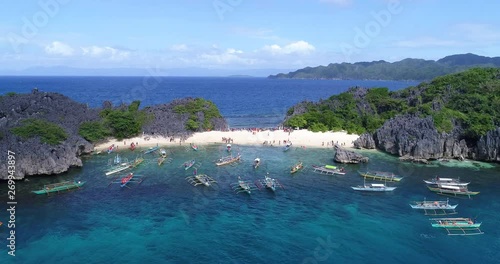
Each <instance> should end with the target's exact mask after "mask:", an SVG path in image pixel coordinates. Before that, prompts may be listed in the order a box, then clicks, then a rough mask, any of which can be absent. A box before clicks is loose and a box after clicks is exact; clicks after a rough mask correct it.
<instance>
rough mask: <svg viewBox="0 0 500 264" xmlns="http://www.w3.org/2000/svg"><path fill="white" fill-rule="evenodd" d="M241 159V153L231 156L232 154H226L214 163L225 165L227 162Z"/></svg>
mask: <svg viewBox="0 0 500 264" xmlns="http://www.w3.org/2000/svg"><path fill="white" fill-rule="evenodd" d="M240 159H241V155H240V154H238V156H236V157H233V156H232V155H231V156H226V157H222V158H220V159H219V160H218V161H217V162H216V163H215V165H217V166H223V165H227V164H231V163H233V162H237V161H239V160H240Z"/></svg>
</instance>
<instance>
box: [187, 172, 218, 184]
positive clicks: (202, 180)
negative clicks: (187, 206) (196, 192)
mask: <svg viewBox="0 0 500 264" xmlns="http://www.w3.org/2000/svg"><path fill="white" fill-rule="evenodd" d="M186 180H187V181H188V182H189V183H191V184H192V185H193V186H197V185H200V184H202V185H205V186H207V187H210V186H211V185H212V184H213V183H217V181H215V180H214V179H213V178H212V177H210V176H208V175H206V174H197V175H194V176H189V177H186Z"/></svg>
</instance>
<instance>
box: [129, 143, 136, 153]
mask: <svg viewBox="0 0 500 264" xmlns="http://www.w3.org/2000/svg"><path fill="white" fill-rule="evenodd" d="M130 150H132V151H134V150H135V143H134V142H132V143H130Z"/></svg>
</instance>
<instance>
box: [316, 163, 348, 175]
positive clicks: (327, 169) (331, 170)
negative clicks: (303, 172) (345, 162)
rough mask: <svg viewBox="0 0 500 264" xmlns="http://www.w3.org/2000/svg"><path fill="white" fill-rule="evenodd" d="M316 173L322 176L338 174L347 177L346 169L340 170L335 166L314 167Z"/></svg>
mask: <svg viewBox="0 0 500 264" xmlns="http://www.w3.org/2000/svg"><path fill="white" fill-rule="evenodd" d="M313 168H314V172H317V173H320V174H327V175H333V174H338V175H345V174H346V171H345V169H344V168H343V167H342V168H338V167H337V166H333V165H325V166H317V165H313Z"/></svg>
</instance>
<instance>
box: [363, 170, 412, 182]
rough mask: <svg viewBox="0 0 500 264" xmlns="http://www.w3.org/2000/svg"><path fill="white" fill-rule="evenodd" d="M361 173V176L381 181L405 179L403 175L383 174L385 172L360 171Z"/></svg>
mask: <svg viewBox="0 0 500 264" xmlns="http://www.w3.org/2000/svg"><path fill="white" fill-rule="evenodd" d="M359 174H361V176H363V177H364V178H369V179H373V180H379V181H389V182H399V181H401V180H402V179H403V177H400V176H396V175H383V174H375V173H369V172H359Z"/></svg>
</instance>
